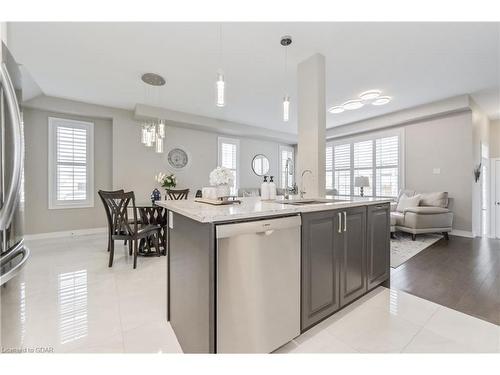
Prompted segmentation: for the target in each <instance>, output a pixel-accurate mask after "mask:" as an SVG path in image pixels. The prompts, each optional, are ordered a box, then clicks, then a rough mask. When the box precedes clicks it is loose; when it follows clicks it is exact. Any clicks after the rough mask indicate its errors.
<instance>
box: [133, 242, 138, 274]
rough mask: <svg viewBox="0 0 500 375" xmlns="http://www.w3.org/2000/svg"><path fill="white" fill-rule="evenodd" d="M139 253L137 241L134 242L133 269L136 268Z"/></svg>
mask: <svg viewBox="0 0 500 375" xmlns="http://www.w3.org/2000/svg"><path fill="white" fill-rule="evenodd" d="M138 252H139V244H138V242H137V239H135V240H134V269H136V268H137V253H138Z"/></svg>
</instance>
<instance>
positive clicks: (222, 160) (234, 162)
mask: <svg viewBox="0 0 500 375" xmlns="http://www.w3.org/2000/svg"><path fill="white" fill-rule="evenodd" d="M218 150H219V151H218V154H219V160H218V164H219V166H221V167H225V168H227V169H230V170H231V172H233V176H234V182H233V185H232V186H230V188H231V195H238V187H239V179H240V175H239V173H240V172H239V167H240V141H239V140H238V139H233V138H223V137H219V139H218Z"/></svg>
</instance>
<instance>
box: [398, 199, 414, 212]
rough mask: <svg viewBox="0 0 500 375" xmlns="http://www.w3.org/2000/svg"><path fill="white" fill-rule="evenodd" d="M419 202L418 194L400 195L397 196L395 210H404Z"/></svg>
mask: <svg viewBox="0 0 500 375" xmlns="http://www.w3.org/2000/svg"><path fill="white" fill-rule="evenodd" d="M419 203H420V195H414V196H413V197H408V196H406V195H402V196H401V197H399V201H398V206H397V208H396V211H398V212H404V211H405V209H407V208H409V207H417V206H418V205H419Z"/></svg>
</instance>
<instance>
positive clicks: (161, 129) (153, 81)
mask: <svg viewBox="0 0 500 375" xmlns="http://www.w3.org/2000/svg"><path fill="white" fill-rule="evenodd" d="M141 79H142V81H143V82H144V83H145V84H147V85H148V86H146V89H145V93H146V95H145V96H146V100H145V101H144V102H145V103H147V102H148V100H147V97H148V96H150V95H148V91H149V90H150V89H151V87H152V90H154V93H153V94H156V102H157V105H159V97H160V92H159V90H160V87H161V86H163V85H165V83H166V81H165V78H163V77H162V76H160V75H158V74H155V73H145V74H143V75H142V76H141ZM164 138H165V121H164V120H160V119H158V120H148V121H145V122H143V123H142V126H141V143H142V144H143V145H144V146H146V147H153V145H155V151H156V152H157V153H159V154H161V153H163V148H164V147H163V145H164Z"/></svg>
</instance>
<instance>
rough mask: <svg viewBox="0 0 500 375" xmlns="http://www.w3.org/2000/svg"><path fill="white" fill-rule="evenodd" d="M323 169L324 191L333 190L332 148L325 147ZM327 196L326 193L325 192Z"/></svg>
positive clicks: (329, 146)
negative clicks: (324, 170)
mask: <svg viewBox="0 0 500 375" xmlns="http://www.w3.org/2000/svg"><path fill="white" fill-rule="evenodd" d="M325 156H326V157H325V168H326V176H325V177H326V186H325V188H326V190H332V189H333V146H331V145H327V146H326V153H325ZM327 194H328V192H327Z"/></svg>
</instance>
